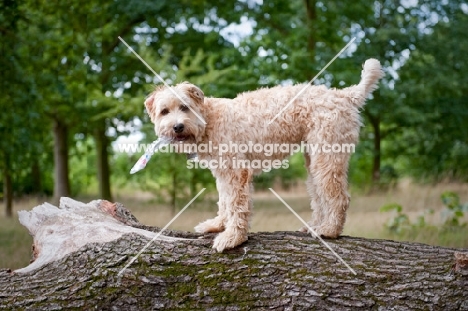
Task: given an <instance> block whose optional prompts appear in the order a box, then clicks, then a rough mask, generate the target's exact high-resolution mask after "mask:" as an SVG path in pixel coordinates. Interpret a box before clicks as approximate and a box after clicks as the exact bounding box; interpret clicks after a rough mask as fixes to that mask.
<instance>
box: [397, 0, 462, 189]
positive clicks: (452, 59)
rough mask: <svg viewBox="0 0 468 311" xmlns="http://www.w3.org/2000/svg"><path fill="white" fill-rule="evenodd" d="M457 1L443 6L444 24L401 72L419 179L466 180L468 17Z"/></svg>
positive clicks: (411, 159)
mask: <svg viewBox="0 0 468 311" xmlns="http://www.w3.org/2000/svg"><path fill="white" fill-rule="evenodd" d="M457 3H458V2H457V1H452V2H449V3H448V4H447V5H446V6H444V7H443V8H444V10H445V12H444V17H445V18H444V19H442V21H439V22H438V23H437V25H435V26H434V28H433V29H432V30H431V31H429V32H428V33H427V34H426V35H425V36H424V38H422V39H421V40H420V42H418V44H417V45H416V49H415V51H414V52H412V53H411V54H410V56H409V58H408V61H407V62H406V63H405V65H404V66H403V68H402V69H401V79H400V81H398V82H399V83H398V89H399V90H401V91H402V95H401V96H402V100H405V103H406V105H407V106H408V107H407V111H409V113H411V115H412V116H413V117H412V118H411V119H408V121H407V123H406V124H405V126H407V127H408V128H411V130H408V131H406V132H405V135H402V136H401V139H403V140H406V141H408V142H409V143H410V144H411V145H412V148H410V149H408V150H407V152H406V154H407V156H408V162H409V163H408V166H409V167H410V168H411V171H412V173H413V174H414V175H415V176H418V177H420V178H431V179H436V180H439V179H442V178H446V177H449V178H454V179H462V180H466V173H467V172H468V162H467V155H468V140H467V137H468V130H467V129H466V120H467V117H468V113H467V111H466V102H467V99H468V97H467V94H468V88H467V85H468V80H467V77H466V75H465V72H466V70H468V60H467V58H466V55H467V53H468V46H467V45H466V44H461V43H460V38H461V37H463V35H464V32H465V29H466V27H468V14H467V12H466V11H465V12H464V11H463V10H462V8H461V7H460V6H457V5H456V4H457Z"/></svg>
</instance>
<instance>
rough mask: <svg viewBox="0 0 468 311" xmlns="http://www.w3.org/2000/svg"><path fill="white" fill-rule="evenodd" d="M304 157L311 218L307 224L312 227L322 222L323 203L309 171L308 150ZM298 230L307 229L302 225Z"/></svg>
mask: <svg viewBox="0 0 468 311" xmlns="http://www.w3.org/2000/svg"><path fill="white" fill-rule="evenodd" d="M304 158H305V167H306V169H307V181H306V186H307V193H308V194H309V197H310V208H311V209H312V220H311V221H310V222H308V225H309V226H310V227H311V228H314V227H317V226H318V225H320V224H321V222H322V218H323V214H322V207H323V205H322V203H321V202H320V197H319V196H318V195H317V191H316V190H317V189H316V187H317V186H316V185H315V182H314V176H313V175H312V171H311V155H310V154H309V153H308V152H305V153H304ZM300 231H302V232H307V231H308V228H307V226H304V227H302V228H301V229H300Z"/></svg>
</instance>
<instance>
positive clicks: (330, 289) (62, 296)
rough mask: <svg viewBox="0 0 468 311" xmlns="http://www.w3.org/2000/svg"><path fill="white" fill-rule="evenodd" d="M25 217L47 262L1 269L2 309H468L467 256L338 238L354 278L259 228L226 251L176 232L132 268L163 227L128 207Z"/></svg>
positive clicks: (70, 208) (291, 235)
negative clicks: (147, 223) (143, 222)
mask: <svg viewBox="0 0 468 311" xmlns="http://www.w3.org/2000/svg"><path fill="white" fill-rule="evenodd" d="M20 221H21V222H22V223H23V224H25V225H26V226H27V227H28V228H29V230H30V231H31V232H32V233H33V234H35V236H34V245H35V248H34V250H35V255H34V256H35V258H36V261H38V260H40V261H41V263H40V264H36V266H33V267H32V268H31V266H29V268H27V269H25V270H22V269H20V270H17V271H16V272H10V271H7V270H3V271H0V308H3V309H8V310H11V309H33V310H51V309H62V308H77V309H80V310H81V309H84V310H87V309H91V308H92V309H97V310H111V309H112V310H147V309H151V310H155V309H157V310H159V309H161V310H166V309H185V310H248V309H252V308H259V309H275V310H311V309H320V310H350V309H360V310H371V309H372V310H468V300H467V298H466V297H468V255H466V254H464V253H463V251H462V250H458V252H457V250H455V249H450V248H444V247H435V246H429V245H424V244H417V243H401V242H394V241H386V240H370V239H363V238H353V237H341V238H340V239H337V240H327V241H326V242H327V243H328V244H329V245H330V246H331V247H332V248H333V249H334V251H335V252H336V253H337V254H338V255H340V256H341V257H342V258H343V260H345V261H346V262H347V263H348V264H349V265H350V266H351V267H352V268H353V269H354V270H355V272H356V275H354V274H353V273H351V271H350V270H348V269H347V268H346V267H345V266H344V265H343V264H342V263H341V262H340V261H338V260H337V258H336V257H335V256H334V255H333V254H332V253H331V252H330V251H329V250H328V249H327V248H326V247H324V245H323V244H322V243H321V242H320V241H317V240H316V239H314V238H312V237H311V236H310V235H307V234H305V233H299V232H272V233H253V234H250V235H249V240H248V241H247V242H246V243H244V244H242V245H241V246H239V247H237V248H235V249H233V250H229V251H226V252H225V253H216V252H215V251H214V250H213V249H212V248H211V241H212V237H213V236H214V235H209V236H204V237H203V238H202V239H200V236H199V235H198V234H193V233H188V232H178V231H168V232H165V233H164V236H163V237H162V238H158V239H156V240H155V241H154V242H152V243H151V244H150V245H149V247H148V248H147V249H146V250H145V251H144V252H143V253H142V254H141V256H139V257H138V258H137V260H136V261H135V262H133V263H132V264H131V265H129V267H128V268H127V269H125V270H124V271H122V269H123V268H124V267H125V266H126V264H127V263H128V262H129V260H131V259H132V258H133V257H134V256H135V255H136V254H137V253H138V252H139V251H140V250H141V249H142V248H143V247H144V246H145V245H147V243H148V242H149V241H150V239H154V236H155V233H154V232H157V231H158V230H159V229H158V228H152V227H146V226H143V225H141V224H140V223H139V222H138V221H137V220H136V219H135V218H134V217H133V216H132V215H131V214H130V213H129V212H128V211H127V210H126V209H125V208H124V207H123V206H122V205H121V204H118V203H116V204H112V203H110V202H107V201H93V202H91V203H89V204H83V203H80V202H76V201H72V200H69V199H63V200H62V206H61V208H60V209H57V208H56V207H53V206H52V205H50V204H45V205H42V206H39V207H36V208H35V209H34V210H33V212H23V213H21V214H20ZM142 229H143V230H142ZM80 230H81V231H80ZM87 233H88V234H87ZM169 235H170V236H175V237H178V238H186V239H174V238H172V239H171V238H170V237H168V236H169ZM100 239H102V242H99V240H100ZM87 240H89V243H85V242H86V241H87ZM57 241H60V243H58V244H56V245H50V244H51V243H57ZM83 243H85V244H83ZM38 246H40V247H38ZM464 251H465V252H466V251H467V250H464ZM57 253H60V254H59V255H57ZM42 257H43V258H42ZM44 258H46V259H49V260H48V261H47V260H44ZM32 265H34V263H33V264H32ZM121 271H122V273H121V275H119V272H121Z"/></svg>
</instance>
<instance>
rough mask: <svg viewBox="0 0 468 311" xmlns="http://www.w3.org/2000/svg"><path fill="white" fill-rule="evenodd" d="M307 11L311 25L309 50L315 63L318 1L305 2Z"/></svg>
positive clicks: (308, 41) (308, 40)
mask: <svg viewBox="0 0 468 311" xmlns="http://www.w3.org/2000/svg"><path fill="white" fill-rule="evenodd" d="M304 4H305V9H306V12H307V22H308V25H309V33H308V36H307V50H308V52H309V53H310V59H311V60H312V62H313V63H315V44H316V43H317V42H316V41H317V40H316V35H317V34H316V32H317V30H316V28H315V27H316V21H317V9H316V5H317V4H316V0H304Z"/></svg>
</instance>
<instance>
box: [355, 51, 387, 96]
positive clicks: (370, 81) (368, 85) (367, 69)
mask: <svg viewBox="0 0 468 311" xmlns="http://www.w3.org/2000/svg"><path fill="white" fill-rule="evenodd" d="M383 76H384V72H383V70H382V66H380V62H379V61H378V60H376V59H375V58H369V59H368V60H366V62H365V63H364V66H363V69H362V72H361V82H359V84H358V87H359V88H360V89H361V90H362V92H363V95H364V97H367V96H369V94H371V93H372V92H373V91H374V90H376V89H377V87H378V86H377V83H378V82H379V80H380V79H381V78H382V77H383Z"/></svg>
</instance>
